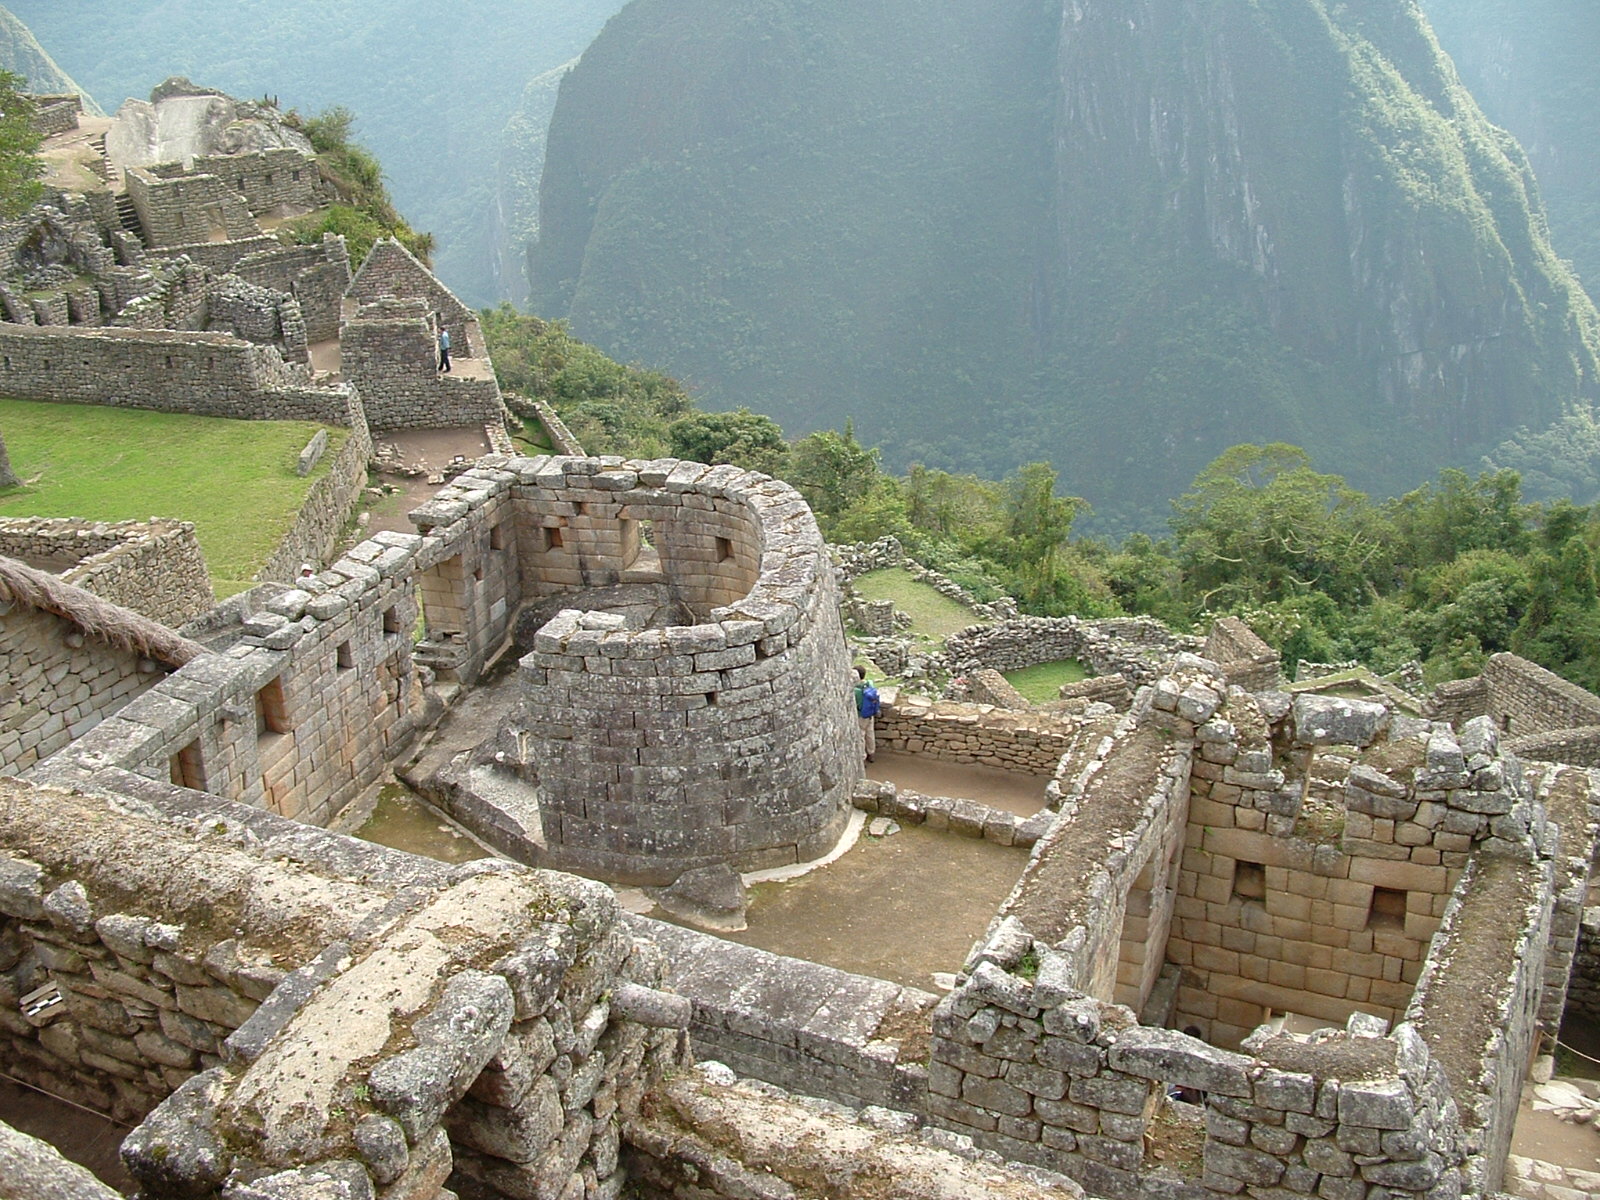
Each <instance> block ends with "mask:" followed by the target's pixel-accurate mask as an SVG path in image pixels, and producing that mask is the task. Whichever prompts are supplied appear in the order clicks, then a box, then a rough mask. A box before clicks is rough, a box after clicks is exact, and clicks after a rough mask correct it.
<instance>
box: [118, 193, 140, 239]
mask: <svg viewBox="0 0 1600 1200" xmlns="http://www.w3.org/2000/svg"><path fill="white" fill-rule="evenodd" d="M117 220H118V221H119V222H120V223H121V225H122V228H123V229H125V230H127V231H128V232H129V233H131V234H134V235H135V236H137V237H143V235H144V229H143V227H141V226H140V224H139V211H138V210H137V209H136V208H134V206H133V197H131V196H129V195H128V193H127V192H118V193H117Z"/></svg>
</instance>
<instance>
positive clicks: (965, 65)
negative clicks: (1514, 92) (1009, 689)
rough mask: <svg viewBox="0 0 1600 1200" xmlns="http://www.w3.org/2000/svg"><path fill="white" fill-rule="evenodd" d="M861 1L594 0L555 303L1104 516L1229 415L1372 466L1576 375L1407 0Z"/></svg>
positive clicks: (1533, 414) (1359, 466)
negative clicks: (1025, 480) (1042, 485)
mask: <svg viewBox="0 0 1600 1200" xmlns="http://www.w3.org/2000/svg"><path fill="white" fill-rule="evenodd" d="M870 7H871V10H872V11H871V12H870V13H864V12H863V11H861V6H856V5H846V4H844V3H841V2H839V0H737V2H735V3H728V2H726V0H723V2H721V3H717V4H712V3H710V2H709V0H670V2H669V0H636V2H635V3H634V4H632V5H630V6H629V7H628V8H627V9H626V10H624V11H623V12H622V13H621V14H619V15H618V16H617V17H616V18H614V19H613V20H612V21H611V22H610V24H609V25H608V26H607V28H606V29H605V31H604V32H603V33H602V35H601V36H600V38H599V39H597V41H596V42H595V43H594V45H593V46H592V47H591V48H590V49H589V51H588V52H586V54H585V55H584V57H583V59H582V60H581V61H580V63H579V64H578V66H577V67H576V68H575V69H574V70H573V71H572V72H571V74H569V75H568V76H567V78H566V80H565V82H564V83H563V85H562V90H561V94H560V99H559V101H558V103H557V107H556V112H555V115H554V117H553V119H552V123H551V129H550V137H549V144H548V149H547V157H546V165H545V174H544V184H543V192H542V205H541V234H540V243H539V247H538V250H537V251H536V254H535V257H534V265H535V303H536V304H538V305H540V306H541V307H542V311H544V312H545V313H546V315H550V316H559V315H569V316H570V317H571V320H572V322H573V327H574V329H575V331H576V332H578V333H579V334H580V335H581V336H584V337H587V338H590V339H591V340H595V341H597V342H598V343H599V344H601V345H602V346H604V347H606V348H607V350H608V351H609V352H611V353H613V354H616V355H618V356H620V357H624V358H628V359H636V360H644V361H650V362H654V363H659V364H661V365H662V366H664V367H665V368H667V369H669V370H672V371H673V372H674V373H676V374H678V375H679V376H680V377H683V378H686V379H688V380H690V381H692V382H694V383H696V384H699V385H701V386H702V387H703V388H705V389H706V390H707V392H708V393H709V394H710V396H711V397H712V398H713V399H714V400H715V401H719V402H721V403H723V404H728V405H732V404H735V403H739V404H748V405H750V406H751V407H753V408H756V409H758V410H761V411H766V412H769V413H771V414H772V415H773V416H775V417H777V418H778V419H779V420H781V421H783V422H784V423H785V425H786V426H787V427H788V428H789V429H790V431H791V432H799V431H801V430H804V429H806V428H811V427H815V426H817V425H827V424H835V423H838V422H840V421H842V420H843V419H844V418H845V417H847V416H853V417H854V418H855V419H856V422H857V428H858V430H859V431H860V432H861V433H862V434H863V436H865V437H867V438H871V439H874V440H877V441H880V442H881V443H883V444H884V445H885V448H886V450H887V451H888V454H889V457H890V459H891V461H893V462H896V463H904V462H906V461H908V460H910V459H913V458H920V459H923V460H925V461H930V462H934V463H937V464H940V465H955V466H962V467H968V468H976V469H980V470H984V471H988V472H1000V471H1004V470H1006V469H1008V468H1009V467H1011V466H1014V465H1016V464H1017V463H1019V462H1021V461H1025V460H1027V459H1030V458H1037V457H1040V456H1047V457H1049V458H1051V459H1052V460H1053V461H1054V462H1055V463H1056V464H1057V465H1058V466H1060V467H1061V468H1063V470H1064V472H1065V473H1066V479H1065V483H1066V485H1067V486H1068V487H1069V488H1070V489H1071V490H1072V491H1074V492H1077V493H1080V494H1083V495H1086V496H1088V497H1089V498H1090V499H1091V500H1092V501H1094V502H1095V504H1096V505H1097V507H1098V508H1099V510H1100V512H1101V513H1102V515H1105V516H1109V517H1110V518H1111V519H1112V521H1113V522H1114V523H1117V524H1128V523H1132V522H1136V521H1148V520H1149V519H1150V518H1151V517H1152V516H1159V508H1160V502H1161V501H1162V499H1163V498H1164V497H1166V496H1170V495H1172V494H1174V492H1175V491H1176V490H1177V489H1179V488H1180V487H1181V486H1182V485H1183V484H1184V483H1186V482H1187V481H1188V480H1189V479H1190V478H1191V477H1192V476H1193V474H1194V472H1195V471H1196V470H1197V469H1198V467H1199V466H1201V465H1203V464H1204V463H1205V462H1206V461H1209V459H1210V458H1211V457H1213V456H1214V455H1215V454H1216V453H1217V451H1218V450H1220V449H1221V448H1223V447H1225V446H1227V445H1229V444H1231V443H1234V442H1237V441H1244V440H1252V441H1253V440H1268V439H1274V438H1278V439H1285V440H1290V441H1295V442H1299V443H1301V444H1303V445H1305V446H1307V447H1308V448H1309V449H1311V450H1312V452H1313V454H1314V455H1315V456H1316V458H1317V462H1318V464H1319V465H1320V466H1322V467H1324V468H1326V469H1331V470H1337V471H1340V472H1342V473H1344V474H1346V475H1347V476H1349V477H1350V479H1351V480H1352V482H1355V483H1357V484H1359V485H1361V486H1363V487H1367V488H1373V489H1378V490H1392V489H1397V488H1401V487H1405V486H1407V485H1409V484H1412V483H1414V482H1415V481H1417V480H1418V479H1420V478H1421V477H1423V476H1424V475H1425V474H1427V473H1430V472H1431V471H1432V470H1434V469H1435V468H1436V467H1437V466H1439V465H1441V464H1443V463H1446V462H1470V461H1472V460H1473V458H1474V457H1475V455H1476V453H1478V452H1479V451H1480V450H1481V449H1483V448H1485V447H1486V446H1487V445H1488V444H1490V443H1492V442H1493V441H1495V440H1497V439H1498V437H1499V436H1501V435H1503V434H1504V432H1506V431H1507V430H1509V429H1511V428H1513V427H1515V426H1518V425H1528V426H1533V427H1540V426H1543V425H1545V424H1548V423H1549V422H1550V421H1552V420H1554V419H1556V418H1557V417H1558V416H1559V415H1560V414H1561V413H1562V412H1563V411H1565V410H1566V409H1567V408H1568V407H1569V406H1572V405H1584V406H1586V405H1588V404H1590V403H1591V402H1592V401H1593V400H1594V399H1595V393H1596V390H1597V386H1600V385H1597V370H1596V366H1597V349H1600V322H1597V319H1596V315H1595V312H1594V309H1593V307H1592V305H1591V304H1590V303H1589V301H1588V299H1587V298H1586V297H1585V296H1584V295H1583V294H1582V292H1581V291H1580V290H1579V289H1578V288H1577V287H1576V286H1575V284H1574V282H1573V280H1572V278H1571V276H1570V275H1569V274H1568V273H1567V272H1566V271H1565V270H1564V268H1563V267H1562V266H1561V264H1560V263H1559V262H1558V261H1557V260H1556V258H1555V256H1554V255H1553V254H1552V252H1551V250H1550V247H1549V243H1548V239H1547V237H1546V232H1545V228H1544V218H1543V215H1542V212H1541V209H1540V203H1539V199H1538V195H1537V192H1536V190H1535V187H1534V184H1533V180H1532V175H1531V173H1530V171H1529V169H1528V166H1527V162H1526V160H1525V158H1524V156H1523V155H1522V153H1521V151H1520V149H1519V148H1518V147H1517V146H1516V144H1515V142H1514V141H1513V140H1512V139H1511V138H1509V137H1508V136H1507V135H1505V134H1503V133H1502V132H1500V131H1499V130H1497V129H1495V128H1493V127H1492V126H1490V125H1489V124H1488V123H1487V121H1485V120H1484V118H1483V117H1482V115H1481V114H1480V113H1479V112H1478V110H1477V108H1476V106H1475V105H1474V103H1473V101H1472V99H1471V97H1470V96H1469V95H1468V94H1467V93H1466V91H1465V90H1464V89H1463V88H1462V87H1461V86H1460V84H1459V83H1458V81H1457V80H1456V77H1455V74H1454V72H1453V70H1452V68H1451V66H1450V64H1449V61H1448V60H1447V59H1445V58H1444V57H1443V56H1442V55H1441V54H1440V52H1439V50H1438V47H1437V45H1436V43H1435V41H1434V39H1433V36H1432V33H1431V32H1430V31H1429V29H1428V27H1427V25H1426V23H1425V21H1424V19H1423V18H1422V15H1421V13H1420V11H1419V10H1418V8H1417V6H1416V4H1415V3H1413V2H1412V0H1348V2H1346V3H1342V4H1337V5H1335V4H1329V3H1324V2H1323V0H1282V2H1280V3H1275V4H1272V5H1259V4H1249V5H1244V4H1228V5H1218V4H1210V3H1201V2H1200V0H1179V2H1176V3H1174V2H1173V0H999V2H997V3H994V4H990V5H986V6H984V8H983V11H982V12H975V11H969V10H970V9H971V8H972V7H973V6H962V5H957V4H954V3H951V2H949V0H933V2H931V3H930V2H927V0H924V2H923V3H919V4H911V3H908V2H905V0H887V2H886V3H882V4H878V5H873V6H870Z"/></svg>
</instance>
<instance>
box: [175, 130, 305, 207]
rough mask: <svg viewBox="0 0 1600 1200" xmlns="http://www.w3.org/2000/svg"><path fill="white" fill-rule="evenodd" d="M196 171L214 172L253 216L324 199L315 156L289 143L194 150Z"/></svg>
mask: <svg viewBox="0 0 1600 1200" xmlns="http://www.w3.org/2000/svg"><path fill="white" fill-rule="evenodd" d="M193 170H194V173H195V174H196V175H214V176H216V177H217V178H218V179H220V180H221V181H222V182H223V184H224V186H226V187H228V188H230V189H232V190H233V191H234V192H235V193H237V194H238V195H239V196H242V197H243V198H244V202H245V205H246V206H247V207H248V208H249V210H250V212H251V214H252V215H254V216H261V215H262V214H263V213H268V212H273V211H274V210H278V211H280V212H281V211H284V210H287V211H288V212H289V213H290V214H291V215H298V213H301V212H310V211H311V210H312V209H314V208H320V207H322V205H324V204H326V203H327V202H328V199H329V197H328V189H327V188H325V187H324V186H323V184H322V177H321V175H320V174H319V173H318V170H317V160H316V159H315V158H311V157H308V156H307V155H305V154H303V153H301V152H300V151H299V150H296V149H294V148H293V147H290V146H276V147H273V148H271V149H268V150H261V151H256V152H253V153H242V154H216V155H206V154H197V155H195V158H194V166H193Z"/></svg>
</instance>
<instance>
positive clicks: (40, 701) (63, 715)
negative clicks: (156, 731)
mask: <svg viewBox="0 0 1600 1200" xmlns="http://www.w3.org/2000/svg"><path fill="white" fill-rule="evenodd" d="M0 609H4V610H5V611H4V612H0V774H8V775H14V774H18V773H20V772H22V771H26V770H27V769H28V768H30V767H32V766H33V765H34V764H35V763H36V762H38V761H39V760H40V759H42V758H48V757H49V756H50V755H52V754H54V753H55V752H56V751H58V750H61V749H63V748H65V747H66V746H67V745H69V744H70V743H71V742H72V741H73V740H74V739H75V738H78V737H81V736H83V735H84V734H86V733H87V732H89V730H91V729H92V728H94V726H96V725H97V724H99V723H100V722H101V721H103V720H105V719H106V718H107V717H109V716H111V715H112V714H113V713H115V712H117V711H118V710H119V709H121V708H122V707H123V706H124V705H126V704H127V703H128V702H129V701H131V700H133V699H134V698H135V697H137V696H139V695H140V694H142V693H143V692H145V691H147V690H148V689H149V688H151V687H152V686H154V685H155V684H156V683H157V682H158V681H160V680H161V679H163V678H165V677H166V673H167V668H166V667H164V666H162V665H161V664H159V663H157V662H155V661H154V660H152V659H148V658H146V657H145V656H144V655H143V654H142V653H141V652H139V651H138V650H124V649H118V648H115V647H108V646H105V645H102V644H99V643H97V642H96V641H94V640H93V639H91V638H86V637H85V636H84V634H83V632H82V630H80V629H79V628H78V626H77V625H75V624H74V623H73V622H71V621H69V620H67V619H65V618H64V617H59V616H57V615H56V614H54V613H51V612H45V611H41V610H39V609H35V608H31V607H28V606H26V605H23V604H20V603H17V602H15V601H12V602H9V603H5V602H0Z"/></svg>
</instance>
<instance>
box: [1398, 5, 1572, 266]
mask: <svg viewBox="0 0 1600 1200" xmlns="http://www.w3.org/2000/svg"><path fill="white" fill-rule="evenodd" d="M1423 7H1424V8H1425V9H1426V10H1427V13H1428V19H1429V20H1430V21H1432V22H1433V26H1434V28H1435V29H1437V30H1438V32H1439V42H1440V44H1441V45H1442V46H1443V47H1444V49H1445V50H1446V51H1447V52H1448V53H1449V54H1450V57H1451V58H1452V59H1453V60H1454V61H1455V65H1456V68H1457V69H1458V70H1459V71H1460V73H1461V78H1462V81H1463V82H1464V83H1465V84H1466V85H1467V87H1468V88H1469V89H1471V91H1472V94H1473V97H1474V98H1475V99H1476V100H1477V101H1478V103H1479V104H1480V105H1482V106H1483V111H1484V112H1485V113H1486V114H1487V115H1488V117H1489V119H1490V120H1492V121H1494V122H1495V124H1497V125H1501V126H1504V127H1505V128H1506V129H1508V130H1510V131H1511V133H1513V134H1515V135H1516V137H1517V139H1518V140H1519V141H1520V142H1521V143H1522V144H1523V145H1524V146H1525V147H1527V151H1528V161H1529V162H1530V163H1531V164H1532V166H1533V169H1534V173H1535V174H1536V175H1537V176H1538V178H1539V187H1540V190H1541V191H1542V192H1543V194H1544V201H1545V204H1546V206H1547V207H1548V208H1549V210H1550V239H1551V242H1552V243H1553V244H1554V246H1555V248H1556V252H1557V253H1558V254H1560V255H1561V256H1562V257H1563V258H1567V259H1571V260H1572V264H1573V266H1574V267H1575V268H1576V269H1577V272H1578V276H1579V278H1581V279H1582V280H1583V281H1584V284H1585V285H1586V286H1587V287H1588V288H1589V292H1590V295H1595V294H1596V293H1595V288H1596V286H1597V285H1600V77H1597V76H1596V73H1595V63H1596V62H1600V21H1597V20H1596V19H1595V18H1596V12H1595V6H1594V4H1593V2H1592V0H1424V3H1423Z"/></svg>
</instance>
